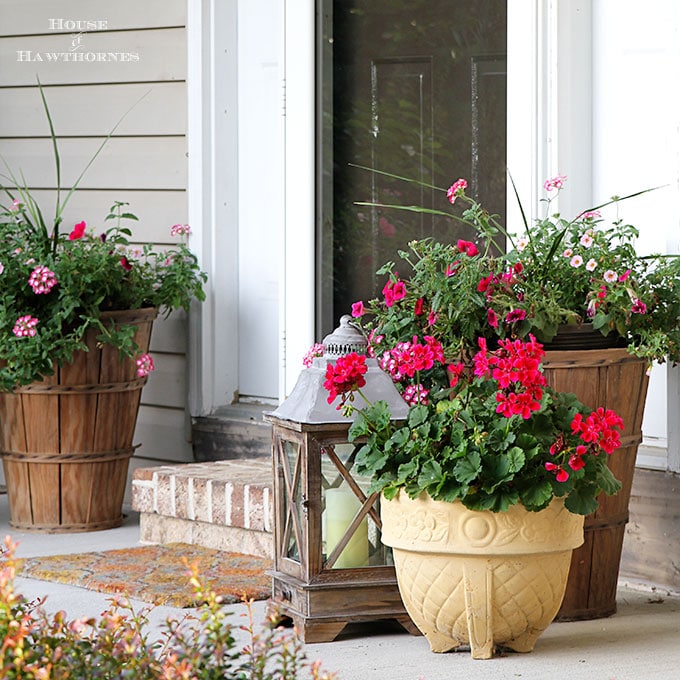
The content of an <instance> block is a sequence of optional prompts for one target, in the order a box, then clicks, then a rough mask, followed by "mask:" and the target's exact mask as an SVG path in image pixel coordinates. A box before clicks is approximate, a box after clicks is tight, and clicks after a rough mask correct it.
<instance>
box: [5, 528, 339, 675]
mask: <svg viewBox="0 0 680 680" xmlns="http://www.w3.org/2000/svg"><path fill="white" fill-rule="evenodd" d="M5 545H6V552H5V554H4V556H3V558H4V560H3V564H2V566H1V567H0V638H2V643H1V645H0V677H2V678H4V679H5V680H67V679H72V680H85V679H87V680H90V679H92V678H101V679H102V680H123V679H124V678H130V679H134V680H186V679H189V678H191V679H192V680H295V679H296V678H301V677H305V678H310V679H311V680H332V678H333V677H335V676H333V675H332V674H329V673H327V672H325V671H323V670H322V669H321V666H320V663H319V662H313V663H310V662H309V661H307V659H306V658H305V654H304V650H303V648H302V644H301V642H300V641H299V639H298V638H297V636H296V635H295V634H294V633H292V631H286V630H285V629H283V628H281V627H279V626H278V624H277V621H278V619H279V616H278V614H277V613H276V612H275V611H272V613H271V614H270V615H269V616H268V618H267V620H266V621H265V622H264V625H263V626H262V627H258V626H256V625H255V623H254V621H253V611H252V602H248V603H246V604H247V612H246V616H247V621H246V623H244V624H241V625H236V624H234V623H231V621H230V616H231V614H230V612H229V611H228V610H225V609H224V608H223V606H222V605H221V603H220V599H219V597H217V596H216V595H215V593H213V592H210V591H207V590H206V589H205V588H204V586H203V583H202V582H201V579H200V575H199V574H198V573H197V571H196V568H195V567H188V568H187V579H188V580H190V582H191V583H192V585H193V586H194V588H195V592H196V595H197V598H198V599H199V600H200V601H203V602H204V604H202V605H201V606H200V607H199V608H198V609H197V610H196V611H195V612H192V613H191V614H189V615H187V616H186V617H185V618H184V619H182V620H180V621H178V620H174V619H169V620H168V621H166V623H165V626H164V627H163V629H162V630H161V633H160V634H154V635H153V636H152V635H151V633H150V631H149V628H148V624H149V610H148V609H146V610H144V611H142V612H136V611H135V610H134V608H133V607H132V605H131V604H130V603H129V602H127V601H125V600H118V599H112V600H111V604H110V606H109V608H108V609H107V610H106V611H105V612H103V613H102V614H101V615H100V616H99V617H94V618H79V619H69V618H68V617H67V616H66V614H65V613H64V612H57V613H56V614H54V615H52V616H50V615H48V614H47V612H46V611H45V608H44V606H43V603H44V599H43V600H42V601H40V602H27V601H26V599H25V598H24V597H23V596H22V595H21V594H20V593H18V592H17V591H16V590H15V587H14V578H15V574H16V561H15V558H14V555H15V550H16V544H14V543H12V541H11V539H9V538H7V539H6V541H5ZM239 630H240V631H245V633H246V637H247V639H248V642H247V644H246V645H245V646H241V645H239V644H238V642H237V631H239Z"/></svg>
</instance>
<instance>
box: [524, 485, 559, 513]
mask: <svg viewBox="0 0 680 680" xmlns="http://www.w3.org/2000/svg"><path fill="white" fill-rule="evenodd" d="M552 496H553V489H552V485H551V484H550V482H549V481H547V480H545V481H543V482H536V483H535V484H533V485H532V486H530V487H529V488H528V489H525V490H523V491H522V493H521V494H520V498H521V501H522V503H523V504H524V505H525V506H526V507H527V508H528V509H529V510H540V509H542V508H544V507H545V506H546V505H548V503H549V502H550V499H551V498H552Z"/></svg>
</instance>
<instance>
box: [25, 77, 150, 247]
mask: <svg viewBox="0 0 680 680" xmlns="http://www.w3.org/2000/svg"><path fill="white" fill-rule="evenodd" d="M38 88H39V90H40V96H41V98H42V102H43V108H44V110H45V115H46V116H47V121H48V123H49V126H50V137H51V139H52V147H53V149H54V158H55V164H56V170H57V205H56V211H55V215H54V227H53V237H54V244H55V246H56V243H57V240H58V239H57V238H56V237H57V235H58V233H59V224H60V223H61V220H62V214H63V212H64V209H65V207H66V205H67V203H68V202H69V200H70V198H71V196H72V195H73V192H74V191H75V190H76V189H77V188H78V186H79V185H80V181H81V180H82V179H83V177H84V175H85V173H86V172H87V171H88V170H89V169H90V166H91V165H92V163H94V161H95V160H96V158H97V157H98V156H99V154H100V153H101V152H102V150H103V148H104V147H105V146H106V144H108V142H109V140H110V139H111V137H112V136H113V133H114V132H115V131H116V130H117V129H118V127H119V126H120V124H121V123H122V122H123V120H125V118H126V117H127V115H128V114H129V113H130V111H132V109H134V108H135V107H136V106H137V105H138V104H139V102H141V101H142V99H144V97H146V96H147V95H148V94H149V92H150V91H151V90H147V91H146V92H145V93H144V94H143V95H142V96H141V97H140V98H139V99H137V101H135V102H134V103H133V104H132V106H130V108H129V109H127V111H125V112H124V113H123V115H122V116H121V117H120V118H119V119H118V121H117V122H116V124H115V125H114V126H113V127H112V128H111V130H110V131H109V133H108V134H107V135H106V137H105V138H104V140H103V141H102V143H101V144H100V145H99V148H98V149H97V150H96V151H95V153H94V155H93V156H92V158H90V160H89V161H88V162H87V163H86V164H85V167H84V168H83V170H82V171H81V173H80V175H78V177H77V179H76V181H75V182H74V183H73V186H72V187H71V188H70V189H69V190H68V193H67V194H66V197H65V198H64V200H63V202H61V201H60V194H61V160H60V157H59V147H58V144H57V136H56V133H55V131H54V125H53V124H52V116H51V114H50V110H49V106H48V104H47V98H46V97H45V93H44V91H43V86H42V83H41V82H40V79H38Z"/></svg>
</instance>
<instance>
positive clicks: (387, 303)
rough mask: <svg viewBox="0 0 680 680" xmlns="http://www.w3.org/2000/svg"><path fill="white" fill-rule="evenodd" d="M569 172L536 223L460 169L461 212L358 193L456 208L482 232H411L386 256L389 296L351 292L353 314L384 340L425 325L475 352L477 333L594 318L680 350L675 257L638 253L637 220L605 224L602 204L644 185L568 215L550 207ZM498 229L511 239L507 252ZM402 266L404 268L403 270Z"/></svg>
mask: <svg viewBox="0 0 680 680" xmlns="http://www.w3.org/2000/svg"><path fill="white" fill-rule="evenodd" d="M565 180H566V178H565V177H563V176H559V175H558V176H557V177H554V178H552V179H549V180H547V181H546V182H545V184H544V188H545V190H546V198H545V199H544V204H545V215H544V217H543V218H541V219H538V220H536V222H535V223H534V224H533V225H531V226H530V225H529V224H528V223H527V221H526V218H524V225H523V229H522V230H521V232H520V233H519V234H517V233H513V232H510V231H509V230H507V229H506V228H505V227H504V226H503V225H501V224H500V223H499V221H498V219H497V217H496V216H494V215H490V214H489V213H488V212H486V210H484V208H483V207H482V206H481V205H480V204H479V203H478V202H477V201H475V200H474V199H472V198H470V197H468V196H467V195H466V193H465V190H466V188H467V182H466V181H465V180H464V179H459V180H458V181H457V182H454V183H453V184H452V185H451V187H450V188H449V189H448V191H447V192H446V193H447V196H448V200H449V202H450V203H451V204H454V203H458V206H460V205H461V204H462V205H463V206H464V210H463V212H462V215H461V216H457V215H454V214H453V213H449V212H444V211H441V210H433V209H428V208H420V207H417V206H399V205H377V204H365V203H362V204H361V205H374V206H376V205H377V207H379V208H380V209H381V210H384V211H387V210H392V209H396V210H408V211H415V212H424V213H430V214H434V215H438V216H446V217H449V218H453V219H456V220H458V221H459V222H461V223H462V224H463V225H465V226H467V227H469V228H470V229H472V230H473V231H474V233H476V234H477V238H476V239H475V241H466V240H462V239H461V240H458V241H457V243H439V242H436V241H433V240H431V239H424V240H418V241H413V242H411V243H410V244H409V249H410V250H409V251H400V253H399V255H400V257H401V258H402V262H401V265H400V266H397V265H396V264H395V263H394V262H388V263H386V264H385V265H384V266H383V267H382V268H381V269H380V270H379V271H378V274H383V275H386V276H387V277H388V279H387V282H386V284H385V287H384V289H383V291H382V292H383V296H382V298H380V299H376V300H373V301H371V302H366V303H364V302H363V301H359V302H357V303H355V305H354V307H353V315H354V316H356V317H363V316H364V315H365V314H367V315H368V316H369V317H371V318H372V321H371V322H370V324H364V327H365V328H366V329H367V330H369V331H373V333H374V335H375V336H376V337H378V336H381V337H382V338H383V341H384V342H385V343H386V344H392V345H394V344H396V343H397V342H400V341H403V340H404V339H410V338H411V337H413V336H414V335H416V336H419V337H422V336H423V334H428V335H432V336H435V337H438V338H441V339H442V342H444V343H445V344H446V345H447V350H451V349H454V346H455V350H457V351H470V350H473V351H474V349H475V347H476V343H477V338H478V337H485V338H488V339H490V340H491V339H493V338H496V337H500V338H505V337H510V338H517V337H520V338H526V337H528V335H529V334H530V333H531V334H533V335H534V336H535V337H536V338H537V339H538V340H539V341H541V342H544V343H545V342H550V341H552V340H553V339H554V338H555V336H556V335H557V333H558V330H559V329H560V328H562V327H564V326H565V325H570V326H572V327H580V326H582V325H583V324H585V323H589V324H591V325H592V328H593V330H594V331H595V332H599V334H601V335H602V336H607V337H608V338H609V339H610V340H611V341H612V342H613V343H617V342H618V343H619V344H621V345H622V346H627V347H628V350H629V352H630V353H632V354H635V355H637V356H642V357H646V358H648V359H649V360H650V362H651V361H652V360H656V361H659V362H663V361H664V360H666V359H667V358H668V359H669V360H672V361H677V360H678V359H680V295H678V292H679V291H680V260H679V259H678V258H677V257H675V256H663V255H649V256H647V255H640V254H638V253H637V251H636V249H635V240H636V238H637V237H638V230H637V229H636V228H635V227H634V226H632V225H630V224H626V223H625V222H624V221H623V220H621V219H619V218H618V217H616V218H615V219H614V221H613V222H612V223H611V224H608V225H607V224H605V219H604V217H603V214H604V209H605V208H606V207H608V206H611V205H614V206H617V205H618V204H619V203H620V201H623V200H626V199H630V198H633V197H635V196H638V195H640V194H643V193H645V192H644V191H641V192H638V193H636V194H631V195H630V196H626V197H623V198H613V199H611V200H610V201H608V202H606V203H604V204H602V205H599V206H596V207H594V208H591V209H589V210H586V211H584V212H582V213H581V214H579V215H578V216H576V217H575V218H574V219H572V220H567V219H565V218H564V217H562V216H561V215H560V214H559V213H557V212H551V205H552V204H553V201H554V200H555V199H556V197H557V196H558V195H559V193H560V191H562V190H563V189H564V184H565ZM431 188H433V189H434V188H435V187H431ZM440 191H443V189H442V190H440ZM520 208H521V204H520ZM522 215H523V216H524V211H523V210H522ZM499 237H501V238H502V240H503V241H507V244H508V248H509V250H508V251H507V252H506V250H505V243H503V244H499V243H498V239H499ZM399 271H401V272H402V273H408V281H405V280H404V279H403V278H402V277H401V276H400V274H399Z"/></svg>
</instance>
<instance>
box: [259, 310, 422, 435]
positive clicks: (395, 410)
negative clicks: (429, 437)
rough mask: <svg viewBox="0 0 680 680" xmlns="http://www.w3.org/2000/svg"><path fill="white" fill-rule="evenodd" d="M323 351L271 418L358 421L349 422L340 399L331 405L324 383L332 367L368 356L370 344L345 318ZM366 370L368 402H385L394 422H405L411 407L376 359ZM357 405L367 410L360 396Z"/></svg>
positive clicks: (311, 421)
mask: <svg viewBox="0 0 680 680" xmlns="http://www.w3.org/2000/svg"><path fill="white" fill-rule="evenodd" d="M323 348H324V354H323V356H322V357H316V358H315V359H314V361H313V362H312V365H311V366H309V367H308V368H305V369H304V370H303V371H302V372H301V373H300V376H299V377H298V380H297V382H296V384H295V387H294V388H293V391H292V392H291V393H290V396H289V397H288V398H287V399H286V400H285V401H284V402H283V403H282V404H281V405H280V406H279V407H278V408H277V409H276V410H275V411H274V412H273V413H272V414H271V416H272V417H274V418H279V419H281V420H291V421H295V422H299V423H306V424H320V423H342V422H348V423H349V422H351V421H352V420H353V419H354V417H356V416H353V417H350V418H348V417H346V416H345V415H343V413H342V411H341V410H338V408H337V406H338V404H339V403H340V397H336V399H335V400H334V401H333V403H331V404H329V403H328V391H327V390H326V388H325V387H324V386H323V383H324V380H325V379H326V367H327V366H328V364H329V363H333V362H335V361H336V360H337V359H338V357H341V356H344V355H345V354H349V353H351V352H356V353H357V354H364V355H365V354H366V353H367V350H368V342H367V341H366V338H365V337H364V335H363V333H362V332H361V331H360V330H359V329H358V328H357V327H356V326H355V325H354V324H353V323H352V318H351V317H350V316H349V315H345V316H343V317H342V318H341V319H340V325H339V326H338V327H337V328H336V329H335V330H334V331H333V332H332V333H331V334H329V335H327V336H326V337H325V338H324V339H323ZM366 366H367V368H368V370H367V372H366V375H365V376H364V377H365V378H366V385H365V386H364V387H362V388H361V391H362V393H363V394H364V395H365V396H366V399H368V400H369V401H370V402H371V403H375V402H376V401H379V400H383V401H386V402H387V403H388V404H389V407H390V412H391V413H392V419H393V420H405V419H406V417H407V416H408V410H409V406H408V404H407V403H406V402H405V401H404V400H403V398H402V396H401V394H400V393H399V391H398V390H397V388H396V387H395V386H394V383H393V382H392V378H391V377H390V376H389V375H388V374H387V373H385V371H383V370H382V369H381V368H380V366H379V365H378V362H377V360H376V359H375V358H373V357H367V358H366ZM354 405H355V407H356V408H357V409H361V408H362V407H363V406H364V402H363V399H362V397H361V396H360V395H358V394H356V395H355V400H354Z"/></svg>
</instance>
